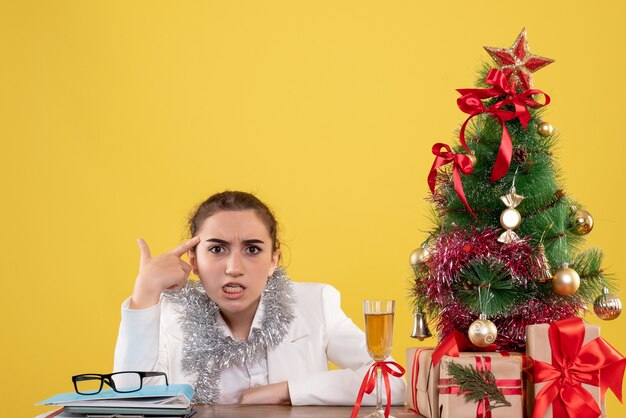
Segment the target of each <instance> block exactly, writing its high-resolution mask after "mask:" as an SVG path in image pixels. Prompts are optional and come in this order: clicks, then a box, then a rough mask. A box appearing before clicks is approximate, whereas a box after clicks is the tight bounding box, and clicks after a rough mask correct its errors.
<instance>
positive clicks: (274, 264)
mask: <svg viewBox="0 0 626 418" xmlns="http://www.w3.org/2000/svg"><path fill="white" fill-rule="evenodd" d="M279 261H280V250H276V251H274V254H272V264H271V266H270V273H269V275H268V277H269V276H271V275H273V274H274V271H275V270H276V267H278V262H279Z"/></svg>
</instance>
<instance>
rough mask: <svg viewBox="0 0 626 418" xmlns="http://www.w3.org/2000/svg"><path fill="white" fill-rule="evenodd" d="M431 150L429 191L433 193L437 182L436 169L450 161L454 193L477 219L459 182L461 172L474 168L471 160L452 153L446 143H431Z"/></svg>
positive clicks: (468, 171) (465, 172)
mask: <svg viewBox="0 0 626 418" xmlns="http://www.w3.org/2000/svg"><path fill="white" fill-rule="evenodd" d="M442 150H445V151H442ZM432 151H433V154H434V155H435V156H436V158H435V161H434V162H433V166H432V167H431V168H430V173H428V186H430V191H431V192H432V193H433V194H434V193H435V184H436V183H437V169H438V168H439V167H442V166H444V165H446V164H449V163H452V172H453V176H454V190H455V191H456V194H457V195H458V196H459V199H461V202H463V204H464V205H465V207H466V208H467V210H468V211H469V213H471V214H472V216H473V217H474V219H476V220H478V218H476V215H474V212H472V208H470V206H469V203H467V199H466V198H465V192H464V191H463V183H462V182H461V173H463V174H471V173H472V171H473V170H474V168H473V167H472V160H471V159H470V157H468V156H467V155H464V154H455V153H453V152H452V149H451V148H450V146H449V145H447V144H442V143H436V144H435V145H433V150H432Z"/></svg>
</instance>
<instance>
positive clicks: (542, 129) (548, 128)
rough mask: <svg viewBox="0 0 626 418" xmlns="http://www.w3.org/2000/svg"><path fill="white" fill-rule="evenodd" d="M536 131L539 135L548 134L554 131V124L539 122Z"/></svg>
mask: <svg viewBox="0 0 626 418" xmlns="http://www.w3.org/2000/svg"><path fill="white" fill-rule="evenodd" d="M537 132H539V135H541V136H550V135H552V134H553V133H554V126H552V125H550V124H549V123H548V122H541V123H540V124H539V126H537Z"/></svg>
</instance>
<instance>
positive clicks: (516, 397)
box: [437, 352, 524, 418]
mask: <svg viewBox="0 0 626 418" xmlns="http://www.w3.org/2000/svg"><path fill="white" fill-rule="evenodd" d="M450 363H455V364H457V365H459V366H463V367H466V368H467V367H468V366H469V367H471V368H472V370H475V371H476V372H484V371H491V373H492V374H493V376H494V377H495V382H494V383H495V385H496V386H497V388H498V389H499V390H500V392H502V394H503V395H504V398H505V400H506V401H508V402H509V403H510V406H506V405H502V406H498V405H499V404H497V403H496V402H495V400H493V399H489V397H488V396H487V395H486V394H484V396H483V398H482V400H480V401H474V400H468V399H466V397H465V392H462V390H461V387H460V386H459V384H458V382H457V381H455V380H454V379H452V375H450V374H449V373H448V371H449V369H448V365H449V364H450ZM523 365H524V361H523V356H522V354H520V353H468V352H463V353H460V354H459V356H458V357H453V356H443V358H442V359H441V362H440V363H439V369H440V370H439V385H438V388H437V391H438V406H439V408H438V409H439V416H440V418H465V417H467V418H486V417H492V418H522V417H523V416H524V400H523V399H524V396H523V395H524V394H523V385H522V370H523ZM493 406H498V407H496V408H493V409H491V407H493Z"/></svg>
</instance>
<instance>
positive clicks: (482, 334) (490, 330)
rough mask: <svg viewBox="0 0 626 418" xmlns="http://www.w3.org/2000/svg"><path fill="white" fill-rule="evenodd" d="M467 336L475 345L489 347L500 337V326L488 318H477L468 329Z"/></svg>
mask: <svg viewBox="0 0 626 418" xmlns="http://www.w3.org/2000/svg"><path fill="white" fill-rule="evenodd" d="M467 336H468V337H469V339H470V341H471V342H472V344H474V345H475V346H478V347H487V346H488V345H491V344H493V343H494V342H495V341H496V338H498V328H496V325H495V324H494V323H493V322H491V321H490V320H488V319H477V320H476V321H474V322H472V324H471V325H470V327H469V329H468V330H467Z"/></svg>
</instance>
